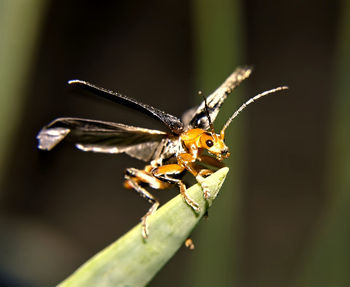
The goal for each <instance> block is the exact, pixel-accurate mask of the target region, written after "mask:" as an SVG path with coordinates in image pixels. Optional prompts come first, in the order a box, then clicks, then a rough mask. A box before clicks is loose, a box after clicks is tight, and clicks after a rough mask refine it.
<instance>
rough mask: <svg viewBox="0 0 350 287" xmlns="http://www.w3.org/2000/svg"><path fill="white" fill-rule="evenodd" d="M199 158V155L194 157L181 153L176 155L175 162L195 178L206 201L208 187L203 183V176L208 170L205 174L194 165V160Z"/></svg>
mask: <svg viewBox="0 0 350 287" xmlns="http://www.w3.org/2000/svg"><path fill="white" fill-rule="evenodd" d="M199 156H200V155H197V157H194V156H193V155H191V154H190V153H182V154H179V155H178V157H177V160H178V162H179V164H181V165H182V166H183V167H184V168H186V169H187V170H188V171H189V172H190V173H192V174H193V175H194V176H195V177H196V180H197V182H198V183H199V184H200V185H201V187H202V189H203V193H204V197H205V198H206V199H208V197H209V196H210V191H209V186H208V185H206V184H205V183H204V177H203V175H205V174H208V173H209V172H210V170H207V172H204V171H201V170H202V169H201V168H199V166H198V165H196V164H195V163H194V162H195V160H196V158H198V157H199ZM208 171H209V172H208Z"/></svg>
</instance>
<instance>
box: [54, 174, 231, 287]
mask: <svg viewBox="0 0 350 287" xmlns="http://www.w3.org/2000/svg"><path fill="white" fill-rule="evenodd" d="M228 170H229V169H228V168H227V167H225V168H222V169H220V170H218V171H217V172H215V173H214V174H212V175H211V176H209V177H208V178H206V179H205V181H204V184H206V185H207V186H208V187H209V190H210V196H209V198H208V199H207V200H205V199H204V197H203V192H202V189H201V187H200V185H199V184H195V185H193V186H192V187H191V188H189V189H188V190H187V193H188V195H189V196H190V197H191V198H192V199H193V200H194V201H196V202H197V203H198V204H199V206H200V209H201V210H200V212H199V213H198V214H197V213H195V212H194V211H193V209H192V208H191V207H190V206H188V205H187V204H186V203H185V202H184V200H183V198H182V196H181V195H178V196H176V197H175V198H173V199H172V200H170V201H169V202H168V203H167V204H165V205H164V206H163V207H161V208H160V209H159V210H157V212H155V213H154V214H153V215H151V216H150V217H149V221H148V222H149V238H148V239H147V240H145V239H143V238H142V235H141V225H140V224H138V225H137V226H135V227H134V228H133V229H131V230H130V231H129V232H128V233H126V234H125V235H124V236H122V237H121V238H119V239H118V240H117V241H116V242H114V243H112V244H111V245H110V246H108V247H107V248H105V249H104V250H102V251H101V252H100V253H98V254H96V255H95V256H94V257H93V258H91V259H90V260H89V261H87V262H86V263H85V264H84V265H82V266H81V267H80V268H79V269H78V270H77V271H76V272H75V273H73V274H72V275H71V276H70V277H68V278H67V279H66V280H65V281H63V282H62V283H61V284H59V285H58V286H60V287H67V286H84V287H88V286H94V287H95V286H99V287H107V286H145V285H146V284H147V283H148V282H149V281H150V280H151V279H152V278H153V277H154V276H155V274H156V273H157V272H158V271H159V270H160V269H161V268H162V267H163V266H164V264H165V263H166V262H167V261H168V260H169V259H170V258H171V257H172V256H173V255H174V254H175V252H176V251H177V250H178V249H179V248H180V247H181V246H182V244H183V243H184V241H185V240H186V239H187V238H188V237H189V235H190V234H191V232H192V230H193V228H194V227H195V226H196V225H197V223H198V222H199V220H200V219H201V217H202V216H203V215H204V214H205V212H206V210H207V208H208V207H209V206H210V205H211V204H212V202H213V200H214V199H215V198H216V196H217V194H218V192H219V190H220V188H221V185H222V184H223V182H224V180H225V177H226V174H227V173H228Z"/></svg>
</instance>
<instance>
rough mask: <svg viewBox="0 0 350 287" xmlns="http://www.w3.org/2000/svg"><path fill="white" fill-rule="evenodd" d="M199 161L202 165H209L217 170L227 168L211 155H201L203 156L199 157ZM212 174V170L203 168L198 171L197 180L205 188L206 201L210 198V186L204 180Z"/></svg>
mask: <svg viewBox="0 0 350 287" xmlns="http://www.w3.org/2000/svg"><path fill="white" fill-rule="evenodd" d="M197 159H198V160H199V161H200V162H202V163H205V164H207V165H211V166H214V167H217V168H222V167H224V166H225V164H224V163H223V162H221V161H219V160H217V159H216V158H215V157H212V156H209V155H204V154H201V155H198V157H197ZM212 173H213V171H212V170H210V169H205V168H203V169H200V170H199V171H198V174H197V176H196V180H197V181H198V182H199V183H200V184H201V186H202V188H203V192H204V197H205V198H206V199H208V197H209V196H210V192H209V186H207V185H206V184H205V182H204V180H205V178H206V177H207V176H209V175H211V174H212Z"/></svg>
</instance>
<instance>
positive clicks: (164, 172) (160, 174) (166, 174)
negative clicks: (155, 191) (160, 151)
mask: <svg viewBox="0 0 350 287" xmlns="http://www.w3.org/2000/svg"><path fill="white" fill-rule="evenodd" d="M184 170H185V168H184V167H182V166H180V165H178V164H168V165H163V166H160V167H157V168H155V169H153V171H152V174H153V175H154V176H155V177H156V178H158V179H160V180H162V181H165V182H168V183H172V184H177V185H178V186H179V188H180V193H181V195H182V197H183V198H184V199H185V201H186V203H187V204H188V205H189V206H191V207H192V208H193V210H194V211H195V212H197V213H199V212H200V208H199V205H198V204H197V203H196V202H195V201H194V200H193V199H191V198H190V197H189V196H188V195H187V193H186V186H185V184H184V183H183V182H182V180H180V179H177V178H174V177H171V176H174V175H179V174H181V173H182V172H183V171H184Z"/></svg>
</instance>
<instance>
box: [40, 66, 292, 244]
mask: <svg viewBox="0 0 350 287" xmlns="http://www.w3.org/2000/svg"><path fill="white" fill-rule="evenodd" d="M250 73H251V68H249V67H238V68H237V69H236V70H235V71H234V72H233V73H232V74H231V75H230V76H229V77H228V78H227V79H226V80H225V82H224V83H223V84H222V85H221V86H220V87H219V88H218V89H217V90H215V91H214V92H213V93H212V94H211V95H210V96H208V97H207V98H206V99H204V101H203V102H202V103H201V104H200V105H199V106H198V107H195V108H192V109H190V110H188V111H186V112H185V113H184V115H183V116H182V119H179V118H177V117H175V116H173V115H170V114H168V113H165V112H163V111H161V110H159V109H157V108H154V107H152V106H149V105H147V104H143V103H140V102H138V101H137V100H135V99H132V98H129V97H126V96H124V95H121V94H119V93H116V92H113V91H109V90H106V89H104V88H100V87H97V86H95V85H93V84H90V83H88V82H85V81H81V80H72V81H69V82H68V83H69V84H70V85H72V86H76V87H81V88H84V89H87V90H90V91H91V92H93V93H96V94H97V95H99V96H102V97H104V98H107V99H109V100H112V101H113V102H117V103H120V104H123V105H125V106H128V107H130V108H133V109H136V110H138V111H140V112H142V113H145V114H147V115H149V116H151V117H153V118H155V119H157V120H159V121H161V122H162V123H163V124H164V125H165V126H167V127H168V129H169V132H163V131H158V130H151V129H146V128H141V127H134V126H129V125H125V124H121V123H112V122H104V121H97V120H90V119H82V118H68V117H67V118H58V119H55V120H54V121H52V122H51V123H49V124H48V125H47V126H45V127H43V128H42V129H41V131H40V132H39V134H38V135H37V139H38V141H39V144H38V148H39V149H42V150H51V149H52V148H54V147H55V146H56V145H57V144H58V143H59V142H61V141H62V140H63V139H67V140H69V141H72V142H73V143H74V144H75V146H76V147H77V148H78V149H80V150H83V151H91V152H100V153H111V154H118V153H126V154H128V155H129V156H131V157H134V158H137V159H139V160H143V161H145V162H148V164H147V165H146V166H145V167H144V169H136V168H127V169H126V171H125V181H124V187H125V188H127V189H133V190H135V191H136V192H137V193H139V194H140V195H141V196H142V197H144V198H145V199H147V201H148V202H149V203H151V204H152V206H151V208H150V209H149V210H148V211H147V213H146V214H145V215H144V216H143V217H142V218H141V222H142V236H143V237H144V238H145V239H146V238H147V237H148V235H149V232H148V224H147V219H148V217H149V216H150V215H151V214H153V213H154V212H155V211H156V210H157V208H158V206H159V201H158V200H157V199H156V197H154V196H153V195H152V194H151V193H150V192H149V191H148V190H146V188H145V186H149V187H151V188H154V189H166V188H169V187H171V186H173V185H177V186H178V187H179V190H180V193H181V195H182V196H183V199H184V200H185V202H186V203H187V204H188V205H189V206H190V207H191V208H193V210H194V211H195V212H199V211H200V210H199V206H198V204H197V203H196V202H195V201H194V200H192V199H191V198H190V197H189V196H188V195H187V193H186V186H185V184H184V183H183V181H182V177H183V175H184V174H185V172H186V171H188V172H190V173H191V174H192V175H193V176H194V177H195V178H196V180H197V182H199V183H200V184H201V185H202V188H203V193H204V197H205V198H208V197H209V196H210V194H209V189H208V187H207V186H206V185H205V184H204V182H203V180H204V178H205V177H206V176H208V175H210V174H211V173H213V170H212V169H208V168H206V167H204V166H203V163H204V164H206V165H209V166H211V167H213V168H220V167H223V166H224V164H223V160H224V159H225V158H227V157H229V155H230V154H229V152H228V150H229V149H228V147H227V146H226V145H225V143H224V138H225V131H226V129H227V127H228V126H229V125H230V123H231V121H232V120H233V119H234V118H235V117H237V115H238V114H239V113H240V112H241V111H242V110H244V109H245V108H246V107H247V106H248V105H249V104H251V103H253V102H254V101H255V100H257V99H259V98H261V97H263V96H265V95H268V94H271V93H274V92H276V91H280V90H285V89H287V87H286V86H281V87H278V88H275V89H272V90H269V91H266V92H263V93H261V94H258V95H256V96H255V97H253V98H250V99H249V100H248V101H246V102H245V103H244V104H243V105H242V106H241V107H240V108H238V109H237V110H236V111H235V112H234V113H233V115H232V116H231V117H230V118H229V119H228V120H227V122H226V123H225V125H224V126H223V128H222V129H221V131H220V133H218V134H217V133H216V132H215V131H214V127H213V122H214V120H215V118H216V116H217V114H218V112H219V110H220V108H221V106H222V104H223V102H224V100H225V99H226V97H227V96H228V95H229V94H230V93H231V92H232V90H233V89H234V88H236V87H237V86H238V85H239V84H240V83H241V82H242V81H243V80H244V79H246V78H247V77H249V75H250ZM204 151H206V153H204Z"/></svg>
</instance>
